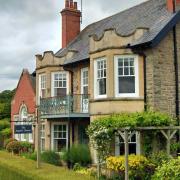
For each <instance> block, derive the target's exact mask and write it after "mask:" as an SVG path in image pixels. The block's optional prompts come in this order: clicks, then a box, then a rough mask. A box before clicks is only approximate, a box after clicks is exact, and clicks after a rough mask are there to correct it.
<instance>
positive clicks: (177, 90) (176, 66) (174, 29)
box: [173, 0, 180, 138]
mask: <svg viewBox="0 0 180 180" xmlns="http://www.w3.org/2000/svg"><path fill="white" fill-rule="evenodd" d="M175 12H176V7H175V0H173V13H175ZM173 46H174V69H175V87H176V88H175V91H176V100H175V104H176V118H177V121H178V125H180V122H179V83H178V82H179V73H178V55H177V34H176V26H174V27H173ZM179 138H180V136H179Z"/></svg>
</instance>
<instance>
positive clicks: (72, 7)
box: [70, 0, 74, 9]
mask: <svg viewBox="0 0 180 180" xmlns="http://www.w3.org/2000/svg"><path fill="white" fill-rule="evenodd" d="M70 8H71V9H74V3H73V0H70Z"/></svg>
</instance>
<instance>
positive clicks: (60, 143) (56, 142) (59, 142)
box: [54, 139, 66, 152]
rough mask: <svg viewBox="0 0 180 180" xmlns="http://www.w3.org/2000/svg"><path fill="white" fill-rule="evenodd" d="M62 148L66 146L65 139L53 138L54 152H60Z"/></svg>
mask: <svg viewBox="0 0 180 180" xmlns="http://www.w3.org/2000/svg"><path fill="white" fill-rule="evenodd" d="M64 148H66V139H55V140H54V150H55V151H56V152H60V151H62V150H63V149H64Z"/></svg>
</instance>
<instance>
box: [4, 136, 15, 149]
mask: <svg viewBox="0 0 180 180" xmlns="http://www.w3.org/2000/svg"><path fill="white" fill-rule="evenodd" d="M12 141H17V140H16V139H14V138H10V139H6V140H5V142H4V147H5V148H6V146H7V145H8V144H9V143H10V142H12Z"/></svg>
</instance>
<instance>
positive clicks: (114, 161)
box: [106, 155, 155, 180]
mask: <svg viewBox="0 0 180 180" xmlns="http://www.w3.org/2000/svg"><path fill="white" fill-rule="evenodd" d="M106 164H107V168H108V169H110V170H112V171H115V172H116V173H118V174H119V177H120V178H122V179H124V172H125V158H124V156H118V157H109V158H107V160H106ZM154 170H155V165H153V164H152V163H150V162H149V160H148V159H147V158H146V157H144V156H140V155H129V177H130V178H131V179H138V180H141V179H143V180H144V179H149V178H150V177H151V176H152V174H153V173H154Z"/></svg>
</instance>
